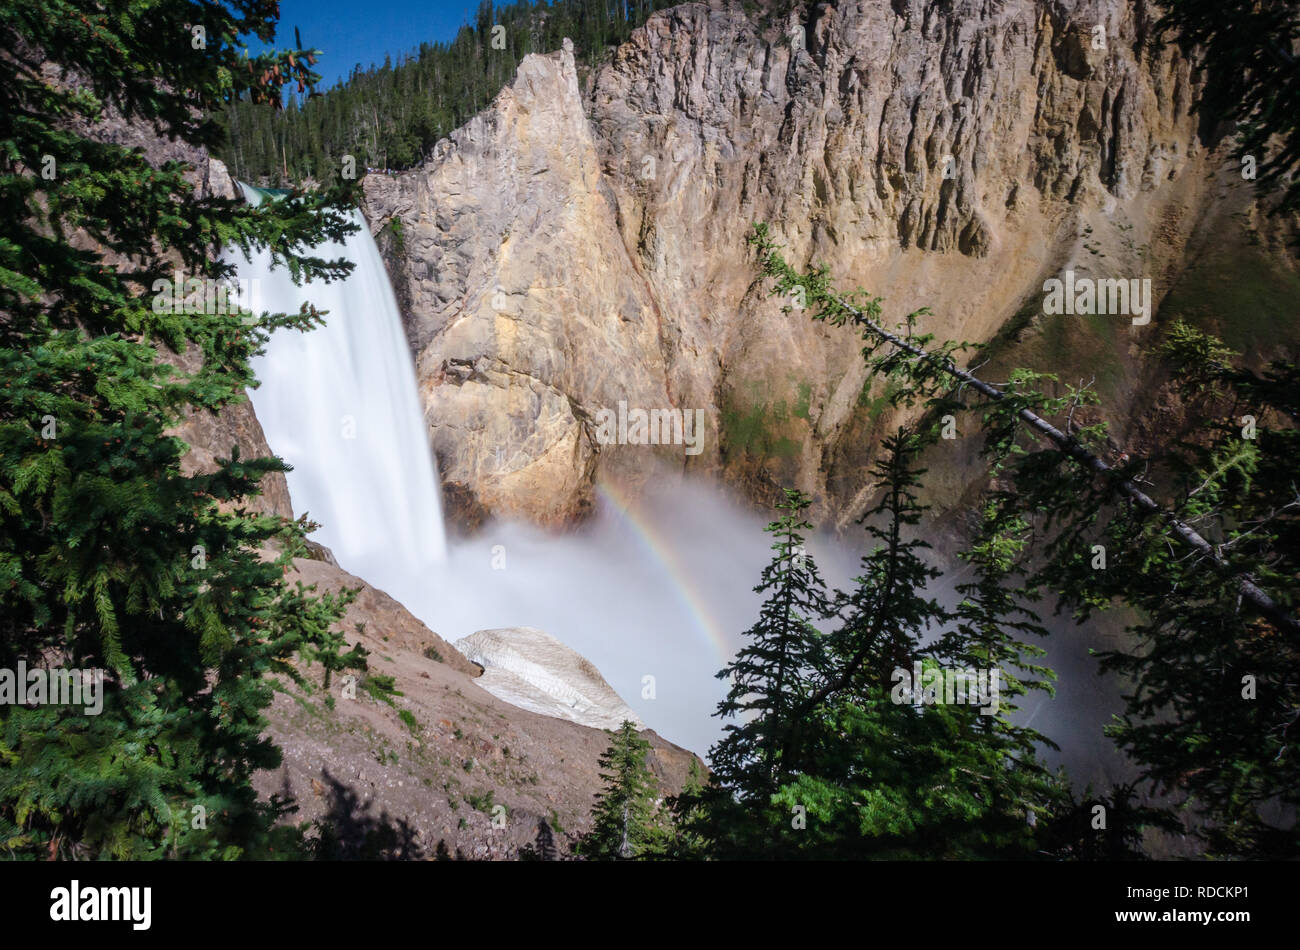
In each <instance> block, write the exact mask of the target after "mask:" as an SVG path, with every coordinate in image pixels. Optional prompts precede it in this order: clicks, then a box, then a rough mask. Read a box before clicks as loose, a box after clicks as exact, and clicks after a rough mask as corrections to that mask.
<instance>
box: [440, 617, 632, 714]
mask: <svg viewBox="0 0 1300 950" xmlns="http://www.w3.org/2000/svg"><path fill="white" fill-rule="evenodd" d="M456 649H458V650H459V651H460V652H461V653H463V654H464V655H465V657H466V658H467V659H469V660H472V661H473V662H475V663H477V664H479V665H480V666H482V667H483V675H482V676H481V677H479V679H478V680H477V683H478V685H480V686H482V687H483V688H484V689H485V690H487V691H488V692H489V693H491V694H492V695H493V696H495V697H497V698H498V699H502V700H504V701H506V702H507V703H510V704H511V705H512V706H518V707H519V708H521V709H527V710H529V711H530V712H535V713H541V714H542V715H544V716H554V717H555V718H557V719H568V720H571V721H573V722H576V723H580V724H581V725H584V726H592V727H594V728H597V729H617V728H618V727H619V726H620V725H621V724H622V722H623V720H624V719H627V720H630V721H631V722H632V723H634V724H635V725H636V727H637V728H638V729H644V728H645V723H643V722H642V721H641V719H640V717H638V716H637V714H636V713H634V712H633V711H632V710H631V709H630V708H629V707H628V705H627V703H625V702H623V700H622V698H621V697H620V696H619V695H618V693H616V692H614V690H613V688H612V687H611V686H610V685H609V684H608V683H607V682H605V678H604V677H603V676H601V675H600V671H599V670H597V669H596V667H594V666H593V665H592V664H591V661H589V660H588V659H586V658H585V657H583V656H582V655H581V654H579V653H577V652H575V651H574V650H571V649H569V648H568V647H566V646H565V645H564V644H563V643H561V642H560V641H559V640H557V639H555V638H554V637H552V636H550V635H549V634H546V633H543V632H542V631H541V630H537V629H536V628H534V627H500V628H498V629H495V630H479V631H477V632H476V633H472V634H470V635H469V636H468V637H462V638H461V639H460V640H457V641H456Z"/></svg>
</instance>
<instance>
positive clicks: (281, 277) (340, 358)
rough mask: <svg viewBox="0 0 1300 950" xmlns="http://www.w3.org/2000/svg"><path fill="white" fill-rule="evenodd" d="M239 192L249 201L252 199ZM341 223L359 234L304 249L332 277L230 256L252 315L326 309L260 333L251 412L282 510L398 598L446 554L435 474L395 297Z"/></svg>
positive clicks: (377, 263) (373, 259)
mask: <svg viewBox="0 0 1300 950" xmlns="http://www.w3.org/2000/svg"><path fill="white" fill-rule="evenodd" d="M240 187H241V188H242V189H243V191H244V196H245V198H247V200H248V201H249V202H251V203H253V204H257V203H259V202H260V201H261V200H262V194H261V193H260V192H258V191H257V190H256V189H254V188H250V187H248V186H247V185H243V184H241V185H240ZM352 220H353V221H354V222H356V223H357V224H358V225H360V230H358V231H357V232H355V233H353V234H351V235H349V236H348V237H347V239H346V240H344V241H343V242H342V243H341V244H340V243H328V244H324V245H321V246H320V247H317V248H316V249H315V253H316V254H317V256H320V257H323V258H327V259H333V258H337V257H345V258H347V259H348V260H350V261H352V262H353V263H354V264H355V265H356V267H355V268H354V269H353V271H352V273H351V274H350V275H349V276H348V278H347V279H346V280H343V281H334V282H333V283H325V282H323V281H312V282H304V283H303V284H302V285H297V284H294V282H293V280H292V279H291V278H290V277H289V273H288V271H287V270H286V269H285V268H283V267H279V268H276V269H275V270H272V269H271V266H270V252H269V251H262V252H260V253H256V252H255V253H254V255H253V259H252V260H251V261H250V260H247V259H245V258H244V257H243V255H242V254H241V253H240V252H238V251H235V252H232V255H233V256H231V257H230V260H231V261H232V262H233V263H234V264H235V265H236V267H237V268H238V270H239V277H240V278H241V280H242V279H245V278H251V280H252V283H251V287H252V292H251V296H252V298H253V299H252V301H251V303H252V305H253V308H254V310H255V311H256V312H261V311H263V310H267V311H270V312H272V313H281V312H283V313H295V312H297V311H298V308H299V307H300V306H301V305H302V303H303V302H304V301H310V302H311V303H313V304H315V305H316V307H317V308H318V309H321V310H328V311H329V313H328V314H327V315H326V316H325V326H323V327H319V328H317V329H315V330H312V331H310V332H307V333H302V332H299V331H296V330H288V329H281V330H277V331H275V333H273V334H272V336H271V340H270V342H269V343H268V344H267V347H266V353H265V355H263V356H261V357H258V358H257V359H255V360H254V361H253V371H254V372H255V373H256V374H257V378H258V379H259V380H260V381H261V385H260V386H259V387H258V388H256V389H254V390H252V391H251V393H250V395H251V397H252V400H253V408H254V409H255V410H256V411H257V417H258V419H259V420H260V421H261V423H262V429H263V431H264V432H265V433H266V439H267V442H268V443H269V444H270V445H271V446H272V450H273V451H274V452H275V453H276V454H277V455H279V456H280V457H281V458H283V459H284V460H285V461H287V462H288V463H289V464H290V465H292V466H293V471H291V472H290V473H289V475H288V479H289V494H290V496H291V498H292V500H293V509H294V514H295V515H302V514H308V515H309V516H310V518H311V520H312V521H315V522H318V523H319V524H320V526H321V527H320V530H318V531H317V532H316V533H315V534H314V535H312V537H313V539H314V540H316V541H319V542H320V543H321V544H324V545H326V546H327V547H329V548H330V549H331V550H332V551H333V552H334V555H335V557H336V558H337V559H338V561H339V564H340V565H341V566H342V567H343V568H344V569H345V570H348V571H350V572H352V573H354V574H357V575H359V576H361V577H364V578H365V579H366V580H367V581H369V582H370V583H371V584H373V585H375V586H376V587H379V588H381V589H383V590H385V591H387V592H388V593H389V594H391V595H392V596H393V597H396V598H397V599H398V600H404V599H405V598H407V597H412V596H414V594H416V593H417V592H418V587H419V585H420V579H421V577H422V576H427V574H428V572H429V571H431V570H432V569H433V568H434V566H435V565H436V564H437V563H438V562H440V561H441V560H442V559H443V558H444V557H445V554H446V539H445V535H444V530H443V523H442V511H441V505H440V502H439V497H438V478H437V474H436V471H435V464H434V460H433V453H432V451H431V450H430V448H429V438H428V430H427V428H426V426H425V424H424V416H423V414H422V413H421V411H420V405H419V399H418V396H417V393H416V387H415V368H414V367H413V365H412V363H411V352H410V349H409V347H408V346H407V343H406V336H405V334H404V333H403V331H402V320H401V315H400V314H399V313H398V310H397V301H396V300H395V299H394V297H393V291H392V287H391V286H390V285H389V283H388V275H387V274H386V273H385V271H384V265H383V261H382V260H381V259H380V256H379V250H378V249H377V248H376V247H375V242H374V240H373V238H371V236H370V229H369V228H368V227H367V226H366V222H365V219H364V218H363V217H362V216H361V213H360V212H359V211H353V212H352Z"/></svg>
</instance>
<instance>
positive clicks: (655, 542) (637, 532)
mask: <svg viewBox="0 0 1300 950" xmlns="http://www.w3.org/2000/svg"><path fill="white" fill-rule="evenodd" d="M596 495H597V496H598V497H600V498H601V499H603V500H604V501H605V502H606V503H607V504H608V505H609V509H610V511H611V512H612V513H613V514H614V515H615V516H616V517H618V518H619V520H621V521H623V522H624V523H626V524H627V525H628V526H629V527H631V528H632V533H633V535H634V536H635V537H636V539H637V542H638V543H639V544H640V546H641V547H642V549H644V550H645V552H646V553H647V554H649V555H650V557H651V559H652V560H653V561H655V562H656V563H657V564H658V565H659V567H660V568H661V569H662V570H663V572H664V573H665V574H667V575H668V578H669V580H671V581H672V586H673V590H674V592H675V593H676V595H677V599H678V600H679V601H680V602H681V604H682V606H683V607H685V608H686V612H687V613H688V614H689V615H690V616H691V618H692V619H693V620H694V622H695V627H696V629H697V630H699V631H700V632H701V633H702V634H703V635H704V638H705V640H707V641H708V644H709V647H710V648H711V649H712V650H713V652H714V653H715V654H716V655H717V657H718V668H719V669H721V668H722V667H723V666H726V665H727V664H728V663H729V662H731V657H732V654H733V653H734V652H735V649H734V648H733V647H732V646H731V645H730V644H729V643H728V641H727V637H726V635H725V634H724V633H723V627H722V625H721V624H720V623H718V621H717V618H715V617H714V616H713V614H712V612H711V611H710V610H709V606H708V603H707V601H705V599H704V597H703V596H702V595H701V594H700V591H699V588H698V586H697V585H696V583H695V580H694V578H692V577H691V574H690V572H689V571H688V570H687V569H686V566H685V565H684V564H682V563H681V561H680V560H679V559H678V558H677V556H676V555H675V554H674V553H673V549H672V546H671V545H670V544H669V543H668V542H667V540H666V539H665V538H664V537H663V536H662V535H661V534H660V532H659V530H658V529H657V528H656V526H655V525H654V523H653V522H652V521H651V520H650V519H649V518H648V517H646V515H645V514H644V513H642V512H641V511H640V510H638V508H637V506H636V504H635V502H633V500H632V498H631V497H629V496H628V494H627V492H625V491H624V490H623V489H620V488H619V487H618V486H617V485H614V484H612V483H611V482H607V481H605V480H604V479H602V478H600V477H597V479H596Z"/></svg>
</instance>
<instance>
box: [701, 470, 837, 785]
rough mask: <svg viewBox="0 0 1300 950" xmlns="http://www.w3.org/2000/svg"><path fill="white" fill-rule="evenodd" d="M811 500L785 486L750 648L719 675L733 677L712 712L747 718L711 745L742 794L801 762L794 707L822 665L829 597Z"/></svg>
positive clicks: (723, 778) (719, 774)
mask: <svg viewBox="0 0 1300 950" xmlns="http://www.w3.org/2000/svg"><path fill="white" fill-rule="evenodd" d="M809 504H810V500H809V499H808V497H807V496H806V495H804V494H803V493H802V492H799V491H796V490H793V489H786V491H785V501H783V502H782V503H780V504H778V505H777V509H778V511H782V512H784V515H782V517H781V518H780V519H778V520H777V521H774V522H772V523H771V524H769V525H768V526H767V530H768V532H770V533H771V534H772V535H773V542H772V551H773V555H772V560H771V561H770V562H769V563H768V565H767V566H766V567H765V568H764V569H763V575H762V580H761V582H760V583H759V584H758V586H757V587H755V588H754V592H755V593H758V594H765V595H767V596H766V599H765V600H764V602H763V605H762V607H761V608H760V609H759V616H758V620H757V622H756V623H755V624H754V625H753V626H752V627H750V628H749V630H747V631H746V632H745V641H746V643H745V646H744V647H743V648H742V649H741V650H740V651H739V652H738V653H737V654H736V656H735V658H734V659H733V660H732V661H731V663H729V664H728V665H727V666H726V667H725V668H724V669H723V670H722V671H720V672H719V673H718V678H719V679H725V680H728V681H729V682H730V684H731V685H730V687H729V689H728V690H727V695H726V696H725V697H724V698H723V700H722V702H721V703H719V704H718V709H717V712H716V713H715V714H714V715H716V716H719V717H721V718H724V719H736V718H741V717H743V719H742V721H741V722H739V723H733V722H729V723H727V724H726V725H725V726H724V727H723V731H724V736H723V738H722V739H721V740H719V741H718V743H717V744H715V745H714V747H713V748H712V749H711V750H710V753H709V760H710V762H711V763H712V766H713V772H714V776H715V779H716V780H717V781H718V782H719V783H720V784H722V785H724V786H726V787H728V788H730V789H732V790H734V792H735V793H736V794H737V795H738V796H739V798H740V800H741V801H742V802H743V801H748V800H759V801H763V800H765V799H766V797H767V796H768V795H770V794H771V793H772V791H774V790H775V788H776V786H777V785H778V783H779V782H780V780H781V777H782V776H783V775H787V774H789V773H790V772H791V771H792V770H794V769H796V768H798V760H797V751H796V749H795V748H794V746H793V745H792V744H791V741H790V740H791V737H792V735H793V733H794V731H795V727H796V717H795V711H796V710H797V709H798V708H799V707H800V704H801V703H802V702H803V700H804V699H805V698H806V697H807V695H808V693H809V692H810V691H811V689H812V688H813V682H814V681H813V676H814V675H815V672H816V671H817V670H818V669H820V668H821V666H822V660H823V652H824V649H825V647H824V644H823V637H822V634H821V632H820V631H819V630H818V629H817V628H816V627H815V626H814V624H815V623H817V622H820V620H821V619H822V618H823V617H824V616H825V615H826V614H827V612H828V609H829V601H828V598H827V596H826V590H825V584H824V582H823V581H822V578H821V574H820V572H819V571H818V568H817V564H816V562H815V561H814V560H813V558H812V556H811V555H810V554H809V553H808V552H807V550H806V549H805V547H804V532H805V531H808V530H811V528H812V525H811V524H810V523H809V522H808V521H806V520H804V512H805V510H806V509H807V508H808V506H809Z"/></svg>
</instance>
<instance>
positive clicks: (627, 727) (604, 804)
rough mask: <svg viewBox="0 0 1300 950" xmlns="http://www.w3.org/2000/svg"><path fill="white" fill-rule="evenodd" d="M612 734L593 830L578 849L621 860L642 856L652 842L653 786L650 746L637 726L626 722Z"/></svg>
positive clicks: (603, 759) (604, 759)
mask: <svg viewBox="0 0 1300 950" xmlns="http://www.w3.org/2000/svg"><path fill="white" fill-rule="evenodd" d="M611 736H612V741H611V742H610V745H609V748H607V749H606V750H605V752H604V753H603V754H602V755H601V757H600V760H599V761H600V767H601V773H600V778H601V781H602V782H603V785H604V787H603V789H602V790H601V791H600V792H597V793H596V804H595V806H594V807H593V808H592V819H593V820H592V829H591V831H590V832H588V833H587V834H586V835H585V836H584V837H583V839H582V841H581V843H580V844H579V846H578V849H577V850H578V853H580V854H582V855H583V856H584V857H587V858H592V859H595V860H598V861H616V860H624V861H625V860H628V859H631V858H635V857H638V856H639V855H641V854H642V852H643V851H644V850H645V849H646V846H647V845H648V844H649V843H650V842H651V840H652V837H653V829H652V826H651V819H652V816H653V815H654V807H655V787H656V786H655V780H654V774H653V773H652V772H651V771H650V766H649V765H648V764H647V763H646V755H647V754H648V753H649V752H650V743H649V742H647V741H646V740H645V739H643V738H641V736H640V735H638V733H637V731H636V726H635V725H633V724H632V723H631V722H629V721H627V720H624V721H623V724H622V725H621V726H620V727H619V728H618V730H617V731H615V732H612V733H611Z"/></svg>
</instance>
